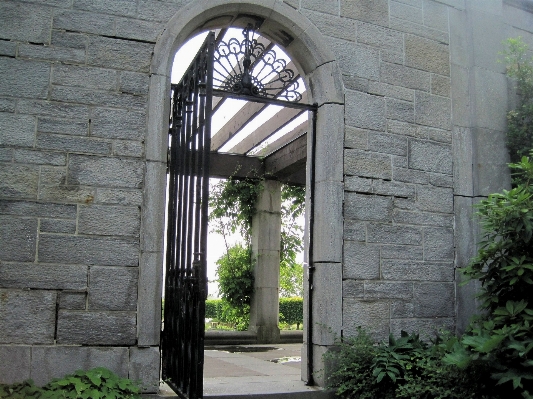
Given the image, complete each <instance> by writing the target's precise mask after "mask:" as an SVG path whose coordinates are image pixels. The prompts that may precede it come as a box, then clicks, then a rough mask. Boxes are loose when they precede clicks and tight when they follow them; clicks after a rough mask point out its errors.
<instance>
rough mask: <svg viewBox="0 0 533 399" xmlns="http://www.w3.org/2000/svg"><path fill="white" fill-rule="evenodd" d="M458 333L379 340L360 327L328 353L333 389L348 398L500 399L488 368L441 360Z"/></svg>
mask: <svg viewBox="0 0 533 399" xmlns="http://www.w3.org/2000/svg"><path fill="white" fill-rule="evenodd" d="M456 342H457V340H456V338H455V337H449V336H447V337H445V338H437V339H436V340H435V341H434V342H432V343H431V344H428V343H425V342H423V341H421V340H420V339H419V337H418V335H415V334H411V335H409V334H407V333H406V332H404V331H402V334H401V337H400V338H398V339H394V337H393V336H392V335H391V336H390V337H389V342H388V343H379V344H376V343H375V342H374V341H373V340H372V339H371V337H370V336H369V335H368V334H367V333H366V332H365V331H364V330H362V329H360V328H359V330H358V333H357V335H356V336H355V337H351V338H349V339H346V340H345V341H344V342H341V343H340V344H339V345H338V348H339V351H338V352H331V353H329V354H327V355H326V358H327V359H328V357H329V359H328V360H330V361H331V362H332V364H333V365H334V372H333V373H332V375H331V377H330V379H329V387H330V388H334V389H335V391H336V394H337V396H340V397H343V398H358V399H373V398H384V399H392V398H405V399H408V398H409V399H433V398H456V399H464V398H486V399H488V398H494V399H496V398H498V397H497V396H493V395H492V394H491V388H492V386H491V384H489V385H487V384H486V382H487V381H486V380H487V378H486V377H485V375H486V374H487V373H486V372H485V371H484V369H483V367H479V366H474V365H473V366H470V367H468V368H466V369H460V368H458V367H455V366H449V365H446V364H444V363H443V362H442V356H443V354H444V353H446V352H447V351H449V349H450V348H451V346H453V344H454V343H456Z"/></svg>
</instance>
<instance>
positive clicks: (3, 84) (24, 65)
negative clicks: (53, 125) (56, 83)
mask: <svg viewBox="0 0 533 399" xmlns="http://www.w3.org/2000/svg"><path fill="white" fill-rule="evenodd" d="M2 4H5V2H3V3H2ZM0 15H2V16H3V15H4V14H2V13H0ZM0 25H1V24H0ZM3 26H5V25H3ZM0 75H1V76H2V79H1V80H0V93H2V94H3V95H4V96H12V97H29V98H46V96H47V95H48V80H49V79H50V65H48V64H46V63H43V62H35V61H28V60H24V61H22V60H16V59H14V58H8V57H0Z"/></svg>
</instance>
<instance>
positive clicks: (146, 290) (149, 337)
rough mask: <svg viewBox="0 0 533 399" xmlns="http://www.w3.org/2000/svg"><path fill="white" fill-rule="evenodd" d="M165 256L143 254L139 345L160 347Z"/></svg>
mask: <svg viewBox="0 0 533 399" xmlns="http://www.w3.org/2000/svg"><path fill="white" fill-rule="evenodd" d="M162 257H163V254H162V251H159V252H151V253H150V252H143V253H142V254H141V265H140V270H139V300H138V310H137V340H138V344H139V345H159V335H160V331H161V327H160V326H161V312H160V309H161V295H160V292H161V281H162V279H163V276H162V274H163V271H162V269H161V264H162V262H163V260H162Z"/></svg>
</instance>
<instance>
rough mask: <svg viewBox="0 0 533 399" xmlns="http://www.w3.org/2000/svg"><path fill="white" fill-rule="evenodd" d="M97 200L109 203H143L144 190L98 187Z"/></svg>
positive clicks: (138, 204)
mask: <svg viewBox="0 0 533 399" xmlns="http://www.w3.org/2000/svg"><path fill="white" fill-rule="evenodd" d="M95 202H97V203H101V204H108V205H125V206H128V205H137V206H140V205H142V203H143V194H142V190H136V189H132V190H125V189H113V188H98V189H97V194H96V200H95Z"/></svg>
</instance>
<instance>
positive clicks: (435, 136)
mask: <svg viewBox="0 0 533 399" xmlns="http://www.w3.org/2000/svg"><path fill="white" fill-rule="evenodd" d="M418 132H419V137H424V138H426V137H427V138H428V139H429V140H433V141H439V142H441V143H446V144H451V143H452V132H451V131H449V130H443V129H436V128H434V127H428V126H418Z"/></svg>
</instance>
